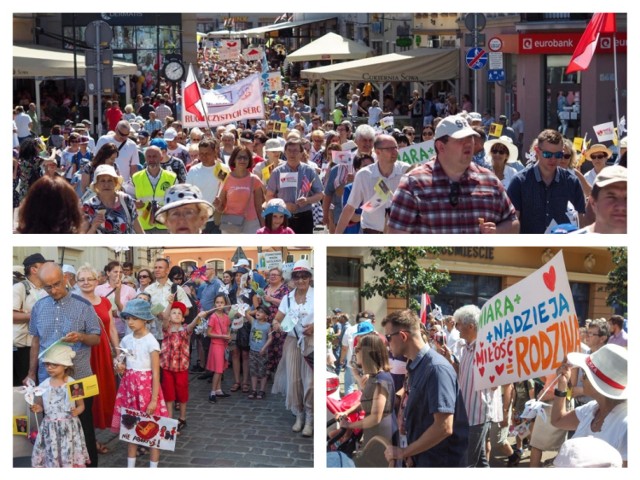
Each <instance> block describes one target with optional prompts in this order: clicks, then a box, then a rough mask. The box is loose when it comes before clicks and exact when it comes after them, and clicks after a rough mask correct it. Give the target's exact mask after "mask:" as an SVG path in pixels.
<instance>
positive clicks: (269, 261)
mask: <svg viewBox="0 0 640 480" xmlns="http://www.w3.org/2000/svg"><path fill="white" fill-rule="evenodd" d="M258 265H259V267H258V269H259V270H267V271H268V270H271V269H272V268H279V267H280V265H282V252H262V253H258Z"/></svg>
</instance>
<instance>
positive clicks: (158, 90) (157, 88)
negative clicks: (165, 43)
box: [151, 14, 160, 103]
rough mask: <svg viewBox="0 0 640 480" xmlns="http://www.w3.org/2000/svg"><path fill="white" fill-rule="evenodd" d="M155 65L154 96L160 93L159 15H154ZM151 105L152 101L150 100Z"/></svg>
mask: <svg viewBox="0 0 640 480" xmlns="http://www.w3.org/2000/svg"><path fill="white" fill-rule="evenodd" d="M156 64H157V65H158V71H157V72H156V95H157V94H158V93H160V15H158V14H156ZM151 103H153V99H152V100H151Z"/></svg>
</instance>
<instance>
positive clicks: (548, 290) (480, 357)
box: [473, 251, 580, 389]
mask: <svg viewBox="0 0 640 480" xmlns="http://www.w3.org/2000/svg"><path fill="white" fill-rule="evenodd" d="M576 351H580V333H579V331H578V316H577V314H576V309H575V307H574V305H573V296H572V295H571V287H570V285H569V278H568V277H567V270H566V268H565V265H564V258H563V256H562V251H560V252H559V253H558V254H556V256H555V257H553V259H552V260H551V261H549V262H547V264H546V265H545V266H544V267H542V268H540V269H538V270H536V271H535V272H533V273H532V274H531V275H529V276H528V277H526V278H525V279H523V280H521V281H519V282H518V283H516V284H515V285H512V286H511V287H509V288H507V289H506V290H503V291H502V292H500V293H499V294H497V295H495V296H494V297H493V298H492V299H491V300H489V301H488V302H487V303H485V305H484V306H483V307H482V313H481V315H480V323H479V328H478V338H477V340H476V349H475V354H474V355H475V358H474V360H473V365H474V375H475V382H474V384H475V388H476V389H484V388H490V387H496V386H499V385H505V384H508V383H513V382H519V381H521V380H526V379H529V378H535V377H540V376H543V375H549V374H554V373H555V371H556V370H557V368H558V367H559V366H560V365H562V361H563V359H564V357H566V356H567V354H568V353H569V352H576Z"/></svg>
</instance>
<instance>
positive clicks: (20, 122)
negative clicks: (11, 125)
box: [15, 112, 31, 138]
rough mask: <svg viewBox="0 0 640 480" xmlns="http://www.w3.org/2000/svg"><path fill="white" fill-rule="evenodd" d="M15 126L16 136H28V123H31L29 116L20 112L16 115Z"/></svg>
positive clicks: (29, 133) (29, 132) (29, 131)
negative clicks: (16, 129)
mask: <svg viewBox="0 0 640 480" xmlns="http://www.w3.org/2000/svg"><path fill="white" fill-rule="evenodd" d="M15 122H16V127H17V128H18V137H19V138H22V137H28V136H29V135H31V130H30V129H29V124H30V123H31V117H30V116H29V115H27V114H26V113H24V112H22V113H19V114H18V115H16V119H15Z"/></svg>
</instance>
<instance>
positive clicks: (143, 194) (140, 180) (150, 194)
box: [131, 169, 177, 230]
mask: <svg viewBox="0 0 640 480" xmlns="http://www.w3.org/2000/svg"><path fill="white" fill-rule="evenodd" d="M176 179H177V175H176V174H175V173H173V172H169V171H167V170H160V179H159V180H158V183H157V184H156V188H155V189H154V188H153V186H152V185H151V181H150V180H149V175H148V174H147V170H146V169H145V170H141V171H139V172H136V173H134V174H133V175H132V176H131V181H132V182H133V186H134V187H135V192H136V199H137V200H142V201H143V202H144V205H143V206H142V208H138V221H139V222H140V226H141V227H142V229H143V230H149V229H151V228H158V229H161V230H162V229H164V230H166V228H167V227H165V226H164V225H162V224H161V223H156V222H152V221H151V213H152V212H151V210H152V202H153V201H155V202H156V205H157V206H156V208H155V211H158V210H159V209H160V207H162V206H163V205H164V193H165V192H166V191H167V189H168V188H169V187H170V186H171V185H173V184H174V183H176ZM153 213H154V214H155V212H153Z"/></svg>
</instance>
